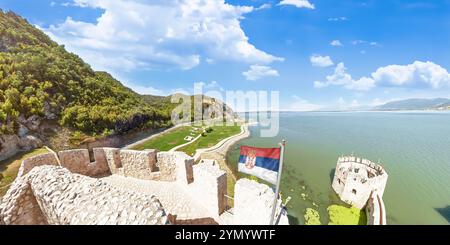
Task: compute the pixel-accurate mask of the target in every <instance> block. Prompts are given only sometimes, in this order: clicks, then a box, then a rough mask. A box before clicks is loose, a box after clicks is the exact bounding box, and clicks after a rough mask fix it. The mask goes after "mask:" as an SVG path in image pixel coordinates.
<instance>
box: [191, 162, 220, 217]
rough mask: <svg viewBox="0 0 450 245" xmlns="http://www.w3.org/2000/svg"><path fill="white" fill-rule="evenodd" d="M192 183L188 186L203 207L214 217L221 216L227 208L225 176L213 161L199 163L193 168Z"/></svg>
mask: <svg viewBox="0 0 450 245" xmlns="http://www.w3.org/2000/svg"><path fill="white" fill-rule="evenodd" d="M193 173H194V178H195V179H194V183H193V184H191V185H190V186H189V188H190V191H191V194H192V196H195V197H196V198H197V200H199V201H200V202H201V203H202V204H203V206H205V207H206V208H207V209H209V211H210V212H211V213H212V214H214V215H220V214H222V213H223V212H224V211H225V209H226V206H227V199H226V197H225V195H226V194H227V174H226V172H225V171H223V170H221V169H220V167H219V165H218V164H217V163H215V162H214V161H211V162H201V163H199V164H197V165H195V166H194V167H193Z"/></svg>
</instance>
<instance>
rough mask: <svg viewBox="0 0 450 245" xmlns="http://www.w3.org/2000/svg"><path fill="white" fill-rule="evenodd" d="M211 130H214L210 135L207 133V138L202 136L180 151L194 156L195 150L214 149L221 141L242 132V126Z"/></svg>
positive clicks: (219, 127)
mask: <svg viewBox="0 0 450 245" xmlns="http://www.w3.org/2000/svg"><path fill="white" fill-rule="evenodd" d="M211 128H212V129H213V130H212V131H211V132H210V133H206V134H205V136H202V137H200V138H199V139H198V140H197V141H195V142H193V143H192V144H189V145H187V146H185V147H183V148H181V149H180V151H184V152H186V153H187V154H188V155H190V156H193V155H194V154H195V150H197V149H202V148H209V147H212V146H214V145H216V144H217V143H219V142H220V141H221V140H223V139H226V138H228V137H230V136H233V135H236V134H238V133H240V132H241V127H240V126H213V127H211Z"/></svg>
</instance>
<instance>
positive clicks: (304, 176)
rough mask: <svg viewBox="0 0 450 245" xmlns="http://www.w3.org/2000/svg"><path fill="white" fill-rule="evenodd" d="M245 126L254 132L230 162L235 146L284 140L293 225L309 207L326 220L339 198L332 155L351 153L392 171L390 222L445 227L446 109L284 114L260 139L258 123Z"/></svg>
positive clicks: (449, 162)
mask: <svg viewBox="0 0 450 245" xmlns="http://www.w3.org/2000/svg"><path fill="white" fill-rule="evenodd" d="M250 130H251V133H252V136H251V137H250V138H248V139H245V140H242V141H241V142H239V143H238V144H237V145H235V146H234V147H233V150H231V151H230V152H229V153H228V155H227V159H228V162H229V164H231V165H236V164H237V159H238V155H239V146H240V145H252V146H258V147H274V146H276V144H277V142H279V141H280V140H281V139H283V138H284V139H286V140H287V147H286V158H285V171H284V172H283V179H282V186H281V190H282V194H283V196H291V197H292V200H291V202H290V203H289V205H288V208H289V214H290V215H291V216H292V222H293V223H295V222H298V223H299V224H303V223H304V218H303V215H304V212H305V209H306V208H307V207H313V208H315V209H318V210H319V212H320V214H321V221H322V223H323V224H326V223H328V217H327V216H328V215H327V211H326V208H327V207H328V206H329V205H330V204H332V203H339V199H338V198H337V196H336V195H335V194H334V192H333V190H332V189H331V181H332V176H333V173H334V168H335V165H336V160H337V158H338V157H339V156H341V155H342V154H351V153H354V154H355V155H358V156H363V157H365V158H368V159H370V160H372V161H374V162H378V161H380V163H381V164H382V165H383V166H384V168H385V169H386V170H387V172H388V174H389V179H388V183H387V187H386V190H385V193H384V196H383V199H384V202H385V205H386V209H387V217H388V224H449V219H450V217H449V216H450V113H445V112H348V113H347V112H311V113H281V114H280V132H279V135H278V136H277V137H275V138H261V137H260V136H259V126H253V127H251V128H250ZM302 193H303V194H304V195H305V196H306V197H305V198H302ZM304 199H305V200H304Z"/></svg>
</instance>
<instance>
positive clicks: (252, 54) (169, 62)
mask: <svg viewBox="0 0 450 245" xmlns="http://www.w3.org/2000/svg"><path fill="white" fill-rule="evenodd" d="M71 5H72V6H77V7H81V8H97V9H101V10H103V14H102V15H101V16H100V17H99V18H98V19H97V21H96V22H95V23H89V22H84V21H78V20H74V19H72V18H71V17H68V18H67V19H66V20H65V21H64V22H63V23H60V24H58V25H52V26H50V27H49V28H46V29H44V31H45V32H46V33H47V34H49V35H50V36H51V37H52V38H54V39H55V40H56V41H57V42H59V43H61V44H65V45H66V47H67V48H68V49H69V50H70V51H73V52H76V53H77V54H79V55H80V56H81V57H83V58H84V59H86V60H87V61H88V62H89V63H91V64H92V65H93V66H94V68H96V69H108V68H109V69H120V70H132V69H137V68H140V69H152V68H163V69H167V68H180V69H191V68H193V67H195V66H197V65H199V64H200V62H201V60H206V59H210V60H227V61H240V62H246V63H260V64H268V63H271V62H274V61H282V60H283V59H282V58H279V57H276V56H274V55H271V54H268V53H266V52H264V51H262V50H259V49H257V48H256V47H255V46H254V45H252V44H251V43H249V41H248V37H247V36H246V34H245V33H244V31H243V30H242V28H241V27H240V21H241V20H242V19H243V18H244V15H245V14H247V13H250V12H252V11H256V10H257V9H255V8H254V7H249V6H235V5H231V4H228V3H226V2H225V1H224V0H204V1H191V0H165V1H159V0H158V1H144V0H114V1H112V0H74V1H73V2H72V4H71ZM263 8H267V5H266V6H265V7H263Z"/></svg>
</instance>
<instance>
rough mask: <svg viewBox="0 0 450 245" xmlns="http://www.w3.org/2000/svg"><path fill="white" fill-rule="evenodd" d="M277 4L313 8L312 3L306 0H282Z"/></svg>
mask: <svg viewBox="0 0 450 245" xmlns="http://www.w3.org/2000/svg"><path fill="white" fill-rule="evenodd" d="M278 5H293V6H295V7H297V8H308V9H315V7H314V4H312V3H310V2H309V1H308V0H282V1H281V2H280V3H278Z"/></svg>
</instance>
